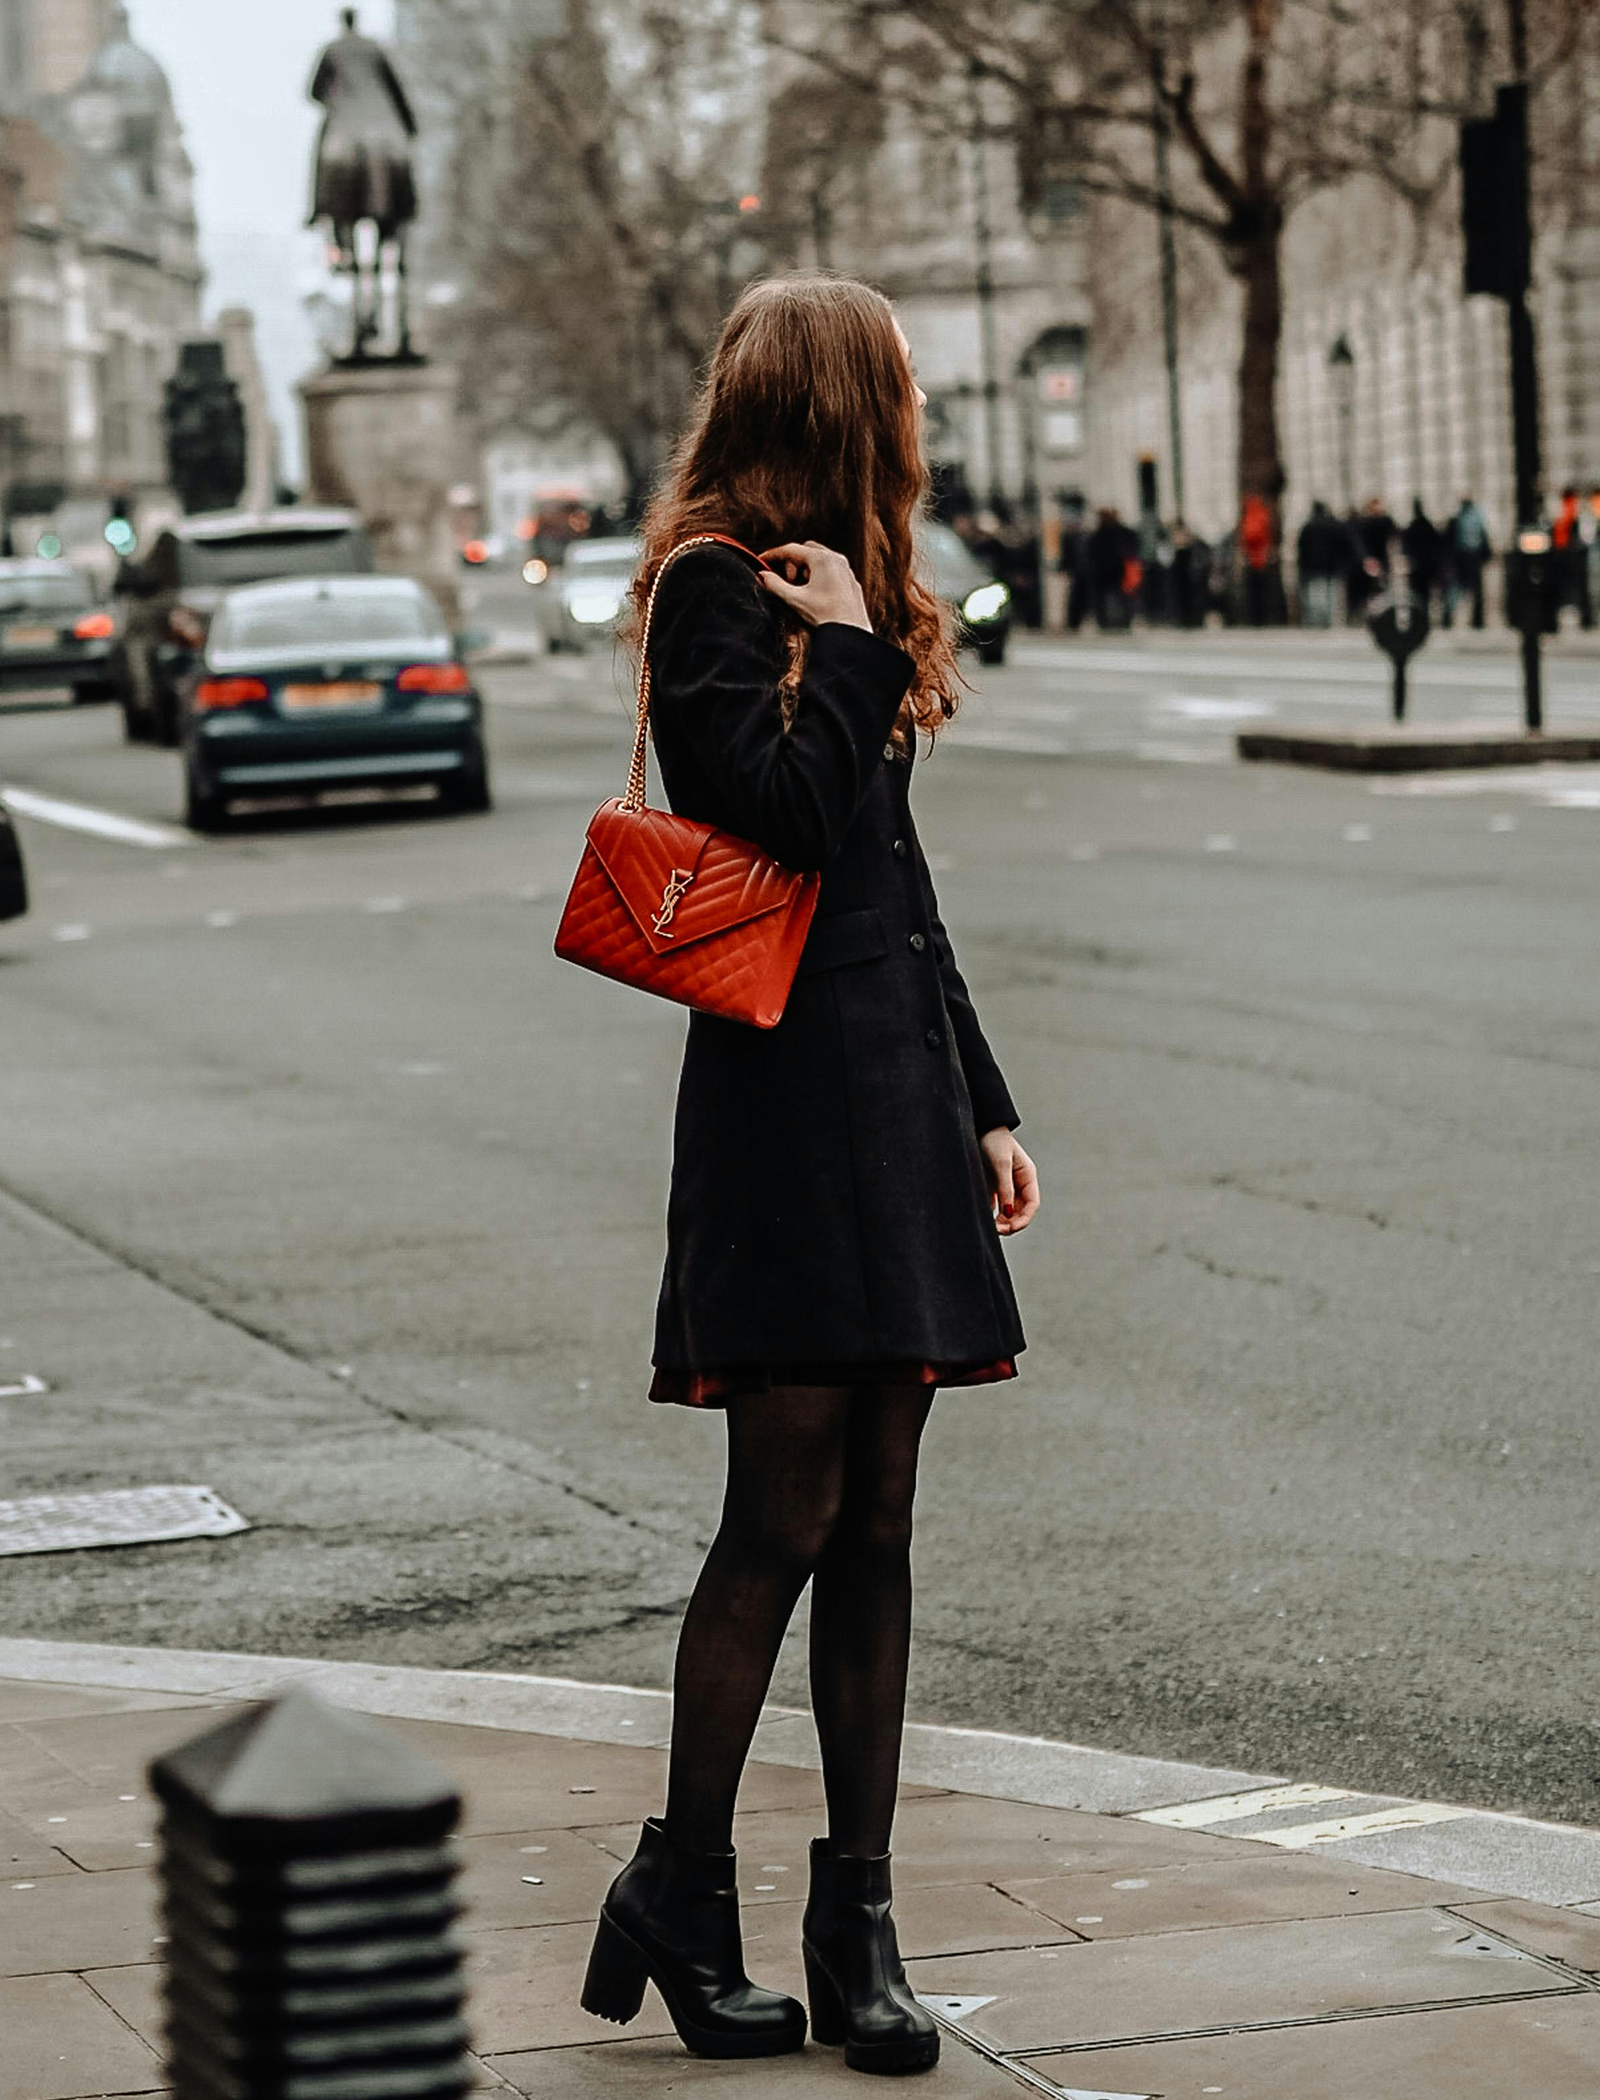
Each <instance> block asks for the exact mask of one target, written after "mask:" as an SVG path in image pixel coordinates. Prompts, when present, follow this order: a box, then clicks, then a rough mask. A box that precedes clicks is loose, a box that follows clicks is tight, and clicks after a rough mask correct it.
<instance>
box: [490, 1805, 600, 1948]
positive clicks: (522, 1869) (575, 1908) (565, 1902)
mask: <svg viewBox="0 0 1600 2100" xmlns="http://www.w3.org/2000/svg"><path fill="white" fill-rule="evenodd" d="M461 1858H462V1876H461V1887H462V1891H463V1893H464V1895H465V1898H466V1903H467V1916H468V1918H469V1919H470V1921H471V1924H472V1929H473V1930H474V1931H475V1932H493V1931H499V1930H500V1929H502V1928H503V1927H506V1926H523V1925H574V1924H581V1923H582V1922H583V1921H584V1920H585V1919H587V1920H588V1921H589V1922H590V1923H591V1924H592V1923H593V1921H594V1918H595V1916H596V1914H597V1912H598V1911H599V1908H600V1904H601V1901H602V1899H603V1898H604V1896H605V1893H606V1890H607V1889H608V1888H609V1887H610V1886H611V1884H612V1882H613V1880H614V1879H615V1878H616V1872H617V1862H616V1860H615V1859H614V1858H613V1857H612V1855H611V1854H610V1853H609V1852H606V1851H603V1850H602V1849H601V1848H600V1847H599V1846H598V1845H596V1844H594V1843H592V1842H591V1841H590V1840H589V1839H588V1838H584V1837H580V1836H578V1835H577V1834H576V1833H575V1832H573V1831H570V1830H559V1829H554V1828H550V1829H543V1830H505V1831H494V1832H492V1833H490V1834H488V1835H486V1836H483V1837H470V1838H467V1839H466V1840H465V1841H464V1842H463V1844H462V1846H461Z"/></svg>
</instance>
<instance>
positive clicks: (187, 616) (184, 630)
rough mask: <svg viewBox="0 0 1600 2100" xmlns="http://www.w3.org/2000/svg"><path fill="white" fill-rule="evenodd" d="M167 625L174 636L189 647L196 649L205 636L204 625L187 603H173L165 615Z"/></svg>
mask: <svg viewBox="0 0 1600 2100" xmlns="http://www.w3.org/2000/svg"><path fill="white" fill-rule="evenodd" d="M167 626H168V628H169V629H170V631H171V633H172V634H173V636H174V638H175V639H176V640H178V641H180V642H185V643H187V644H188V646H189V647H190V648H191V649H198V648H199V647H200V645H201V644H202V642H204V640H205V638H206V626H205V622H204V620H202V619H201V618H200V617H199V615H198V614H196V613H192V612H191V611H190V610H189V608H188V606H187V605H175V606H174V607H173V608H172V610H171V612H169V613H168V615H167Z"/></svg>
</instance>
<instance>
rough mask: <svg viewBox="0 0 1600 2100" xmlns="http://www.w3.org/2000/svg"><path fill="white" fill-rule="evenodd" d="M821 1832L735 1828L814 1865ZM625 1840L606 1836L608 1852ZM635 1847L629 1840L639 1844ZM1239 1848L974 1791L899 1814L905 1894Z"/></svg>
mask: <svg viewBox="0 0 1600 2100" xmlns="http://www.w3.org/2000/svg"><path fill="white" fill-rule="evenodd" d="M821 1827H822V1826H821V1825H820V1824H819V1823H817V1822H816V1821H815V1819H814V1818H812V1819H811V1820H810V1821H809V1823H808V1821H807V1818H806V1817H805V1816H804V1815H797V1814H794V1813H792V1812H791V1813H787V1814H783V1815H749V1816H741V1817H739V1818H738V1819H737V1820H736V1822H735V1825H734V1842H735V1843H736V1844H737V1846H738V1847H739V1852H740V1856H741V1858H742V1859H747V1860H755V1859H756V1858H757V1857H758V1855H759V1857H760V1858H761V1859H763V1860H768V1859H770V1860H777V1861H784V1862H787V1863H789V1864H790V1865H791V1866H792V1865H794V1864H795V1863H799V1864H800V1865H801V1866H802V1867H803V1865H804V1862H805V1856H806V1855H805V1847H806V1842H807V1841H808V1840H809V1838H811V1837H814V1836H815V1835H816V1834H817V1832H818V1831H819V1830H820V1829H821ZM620 1835H621V1834H620V1833H617V1832H608V1833H604V1834H603V1837H604V1841H605V1842H606V1843H607V1846H608V1849H609V1848H610V1846H611V1844H613V1843H615V1842H617V1841H619V1839H620ZM631 1842H632V1840H631V1839H630V1840H629V1843H630V1845H631ZM1236 1849H1237V1848H1236V1847H1234V1846H1232V1845H1230V1844H1229V1842H1228V1841H1227V1839H1225V1838H1217V1837H1211V1836H1208V1835H1206V1834H1205V1833H1203V1832H1197V1831H1188V1830H1162V1829H1159V1828H1157V1827H1156V1826H1155V1825H1153V1824H1149V1823H1134V1822H1128V1821H1125V1820H1121V1819H1119V1818H1117V1817H1112V1816H1094V1815H1089V1814H1086V1813H1084V1812H1082V1811H1079V1810H1076V1809H1070V1808H1046V1807H1043V1806H1041V1805H1039V1804H1037V1803H1034V1802H1025V1801H999V1800H989V1799H985V1798H984V1797H982V1796H978V1795H972V1794H936V1795H924V1796H922V1797H920V1798H918V1797H916V1796H913V1797H912V1798H910V1799H907V1800H902V1802H901V1804H900V1807H899V1810H898V1811H897V1814H896V1817H895V1830H894V1873H895V1886H896V1888H897V1889H907V1888H911V1887H913V1886H915V1885H916V1884H917V1883H919V1882H921V1883H933V1882H992V1883H997V1884H1005V1883H1008V1882H1010V1881H1013V1880H1017V1879H1033V1880H1044V1879H1047V1878H1049V1877H1050V1876H1051V1875H1052V1874H1054V1873H1058V1872H1062V1871H1065V1870H1073V1871H1083V1870H1086V1869H1091V1868H1099V1867H1125V1868H1126V1870H1127V1872H1129V1873H1130V1874H1137V1873H1140V1872H1142V1871H1143V1869H1144V1867H1145V1866H1146V1865H1147V1864H1149V1863H1152V1862H1161V1863H1165V1862H1168V1861H1174V1860H1184V1859H1204V1858H1219V1859H1225V1858H1227V1857H1229V1856H1230V1855H1231V1854H1232V1853H1234V1852H1235V1850H1236Z"/></svg>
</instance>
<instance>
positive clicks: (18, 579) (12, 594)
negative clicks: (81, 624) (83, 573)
mask: <svg viewBox="0 0 1600 2100" xmlns="http://www.w3.org/2000/svg"><path fill="white" fill-rule="evenodd" d="M89 602H90V599H89V586H88V585H87V584H86V583H85V582H84V581H83V580H82V578H81V577H78V576H0V613H14V612H78V611H80V610H81V609H82V608H83V607H84V606H86V605H87V604H88V603H89Z"/></svg>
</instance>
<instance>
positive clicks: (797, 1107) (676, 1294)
mask: <svg viewBox="0 0 1600 2100" xmlns="http://www.w3.org/2000/svg"><path fill="white" fill-rule="evenodd" d="M650 660H651V669H652V674H653V692H652V703H651V719H652V724H653V732H654V738H655V749H656V756H657V759H658V762H659V764H660V769H661V776H662V779H663V781H664V783H665V786H666V790H667V795H668V798H669V800H670V802H671V805H672V807H673V809H674V810H675V811H677V812H678V814H679V815H681V816H687V817H694V818H697V819H699V820H700V821H702V822H705V823H710V824H714V825H716V826H718V827H719V828H720V829H722V830H725V831H730V832H733V833H735V834H736V835H737V836H739V837H741V838H745V839H750V840H752V841H753V842H754V843H755V844H756V845H758V846H759V847H760V848H761V849H762V850H763V851H764V852H766V853H768V854H770V855H771V856H772V858H773V859H775V860H777V861H779V862H781V863H782V865H783V866H785V867H787V868H792V869H796V870H809V869H813V868H815V869H820V870H821V874H822V883H821V891H820V895H819V899H818V904H817V915H816V918H815V920H814V921H813V924H812V928H811V933H810V936H809V938H808V940H807V943H806V948H805V952H804V955H803V956H802V958H801V964H800V971H799V975H798V976H797V978H796V980H795V984H794V989H793V991H792V992H791V994H790V997H789V1003H788V1006H787V1008H786V1009H785V1012H784V1016H783V1019H782V1021H780V1022H779V1024H778V1026H777V1027H776V1028H774V1029H770V1030H762V1029H757V1028H751V1027H748V1026H745V1025H744V1024H742V1023H740V1022H737V1021H725V1020H720V1019H717V1018H715V1017H714V1016H711V1015H707V1014H699V1013H696V1014H691V1016H690V1018H689V1035H688V1042H687V1045H686V1048H685V1052H684V1061H683V1076H682V1080H681V1082H680V1086H679V1093H678V1107H677V1116H676V1121H675V1126H674V1135H673V1167H672V1193H671V1199H670V1203H669V1208H668V1223H667V1260H666V1270H665V1274H664V1276H663V1279H662V1285H661V1297H660V1303H659V1306H658V1309H657V1319H656V1349H655V1361H656V1363H657V1364H658V1365H659V1366H661V1367H663V1368H664V1369H668V1370H680V1371H706V1370H721V1369H731V1368H743V1367H746V1366H761V1365H783V1366H794V1365H812V1364H850V1365H856V1364H862V1365H870V1364H877V1363H884V1364H889V1363H895V1364H899V1363H921V1362H930V1363H939V1364H944V1365H958V1364H968V1365H976V1364H988V1363H992V1362H995V1361H997V1360H998V1359H1001V1358H1004V1357H1011V1356H1015V1355H1016V1354H1017V1352H1018V1351H1019V1350H1020V1349H1021V1348H1022V1346H1023V1336H1022V1327H1021V1323H1020V1321H1019V1319H1018V1315H1017V1307H1016V1300H1015V1298H1014V1297H1013V1295H1012V1290H1011V1283H1010V1279H1009V1277H1008V1275H1007V1273H1006V1265H1005V1259H1004V1255H1003V1252H1002V1249H1001V1244H1000V1239H999V1235H998V1234H997V1233H996V1231H995V1226H994V1220H993V1215H992V1212H991V1208H990V1193H989V1184H988V1179H987V1176H986V1174H985V1171H984V1163H983V1157H982V1154H981V1152H980V1150H979V1146H978V1138H979V1135H980V1133H982V1132H985V1131H989V1130H993V1129H996V1128H998V1127H999V1126H1001V1125H1004V1126H1005V1127H1007V1128H1015V1126H1016V1123H1017V1120H1018V1119H1017V1113H1016V1110H1015V1108H1014V1107H1013V1105H1012V1101H1011V1096H1010V1094H1009V1093H1008V1092H1007V1090H1006V1084H1005V1081H1004V1079H1003V1078H1002V1077H1001V1074H1000V1068H999V1066H998V1065H997V1064H996V1063H995V1060H994V1057H993V1055H992V1053H991V1052H990V1049H989V1046H988V1044H987V1043H986V1042H985V1041H984V1037H983V1031H982V1030H981V1028H980V1027H979V1026H978V1017H977V1015H976V1013H975V1012H974V1011H973V1005H972V1001H971V999H970V997H969V996H968V993H967V988H966V985H965V984H964V983H963V982H962V978H961V973H960V971H959V970H958V969H957V968H956V962H955V957H954V955H953V953H952V952H951V947H950V942H949V939H948V937H947V935H946V933H945V930H944V927H943V925H942V924H941V923H940V920H939V913H938V907H937V904H936V902H935V899H934V893H933V883H932V879H931V878H930V876H929V873H928V864H927V861H926V860H925V859H924V857H923V853H922V848H921V846H920V845H919V843H918V841H917V834H916V827H915V825H914V824H913V823H912V820H911V808H910V800H909V795H910V786H911V760H910V757H909V756H908V755H903V754H901V753H900V752H899V751H897V749H896V747H895V746H894V745H893V744H892V743H891V742H890V732H891V730H892V728H893V726H894V722H895V718H896V715H897V714H898V712H899V709H900V703H901V701H902V699H903V698H904V696H905V693H906V689H907V687H908V685H909V683H910V679H911V673H912V665H911V660H910V658H909V657H907V656H906V655H905V654H904V652H903V651H901V650H899V649H897V648H894V647H892V646H891V645H890V644H889V643H887V642H884V641H880V640H879V639H878V638H877V637H876V636H875V635H872V634H869V633H867V632H866V631H865V630H864V629H861V628H855V627H846V626H841V625H838V624H833V623H830V624H827V625H824V626H821V627H818V628H817V629H815V630H814V632H813V635H812V638H811V651H810V659H809V663H808V667H807V670H806V675H805V680H804V683H803V685H802V687H801V690H800V693H799V696H798V705H797V707H796V710H795V714H794V719H793V722H792V725H791V726H790V727H789V728H788V729H787V730H786V729H785V728H784V725H783V719H782V714H781V711H780V703H779V698H778V683H779V679H780V677H781V675H782V669H783V665H784V662H785V650H784V634H783V624H782V615H781V613H780V611H779V607H778V604H777V601H776V600H774V599H773V598H772V597H771V596H770V595H769V594H768V593H767V592H766V591H765V590H764V589H763V588H762V586H761V585H760V584H759V583H757V581H756V577H755V572H754V571H753V570H752V569H751V567H750V565H749V564H748V562H746V561H745V560H744V559H743V558H742V557H741V556H740V555H738V554H735V553H733V552H732V551H731V550H728V549H724V548H720V547H710V548H703V549H702V548H697V549H694V550H693V551H692V552H690V553H688V554H684V555H680V556H679V558H678V560H677V561H676V562H674V564H673V565H672V567H671V569H670V570H669V571H668V573H667V575H666V577H665V578H664V579H663V581H662V585H661V589H660V593H659V596H658V598H657V602H656V610H655V619H654V629H653V634H652V638H651V647H650Z"/></svg>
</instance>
